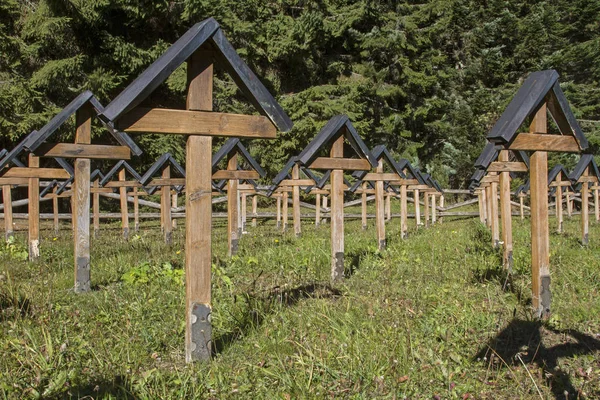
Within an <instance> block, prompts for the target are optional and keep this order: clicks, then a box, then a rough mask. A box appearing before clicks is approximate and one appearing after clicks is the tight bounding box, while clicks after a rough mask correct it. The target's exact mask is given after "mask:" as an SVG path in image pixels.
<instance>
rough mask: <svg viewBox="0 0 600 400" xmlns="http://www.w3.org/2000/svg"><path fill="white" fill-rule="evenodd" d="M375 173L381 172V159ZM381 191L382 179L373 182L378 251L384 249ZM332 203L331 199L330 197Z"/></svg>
mask: <svg viewBox="0 0 600 400" xmlns="http://www.w3.org/2000/svg"><path fill="white" fill-rule="evenodd" d="M375 171H376V173H378V174H382V173H383V160H379V162H378V164H377V169H376V170H375ZM384 201H385V200H384V193H383V181H376V182H375V223H376V224H377V248H378V249H379V251H381V250H383V249H385V204H384ZM332 205H333V199H332Z"/></svg>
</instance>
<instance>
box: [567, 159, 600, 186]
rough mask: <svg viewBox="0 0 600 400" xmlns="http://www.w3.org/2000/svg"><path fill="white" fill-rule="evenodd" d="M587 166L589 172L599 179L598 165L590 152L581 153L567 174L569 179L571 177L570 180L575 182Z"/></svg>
mask: <svg viewBox="0 0 600 400" xmlns="http://www.w3.org/2000/svg"><path fill="white" fill-rule="evenodd" d="M587 167H590V174H591V175H592V176H596V177H597V178H598V179H600V171H599V170H598V165H597V164H596V161H595V160H594V156H593V155H591V154H582V155H581V158H580V159H579V162H578V163H577V165H576V166H575V168H573V171H572V172H571V174H570V175H569V179H571V181H573V182H577V180H578V179H579V178H581V176H582V175H583V173H584V171H585V169H586V168H587Z"/></svg>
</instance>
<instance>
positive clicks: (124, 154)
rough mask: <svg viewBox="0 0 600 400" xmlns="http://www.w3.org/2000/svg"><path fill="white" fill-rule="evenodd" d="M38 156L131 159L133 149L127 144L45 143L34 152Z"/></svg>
mask: <svg viewBox="0 0 600 400" xmlns="http://www.w3.org/2000/svg"><path fill="white" fill-rule="evenodd" d="M33 153H34V154H35V155H36V156H38V157H62V158H94V159H102V160H129V159H130V158H131V149H130V148H129V147H127V146H107V145H99V144H79V143H78V144H75V143H43V144H41V145H40V146H39V147H38V148H37V149H35V151H34V152H33Z"/></svg>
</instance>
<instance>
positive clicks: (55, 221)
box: [52, 186, 59, 236]
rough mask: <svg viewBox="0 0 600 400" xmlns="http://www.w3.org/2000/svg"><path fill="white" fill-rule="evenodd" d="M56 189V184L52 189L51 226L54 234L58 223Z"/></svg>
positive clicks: (57, 228) (56, 232)
mask: <svg viewBox="0 0 600 400" xmlns="http://www.w3.org/2000/svg"><path fill="white" fill-rule="evenodd" d="M57 191H58V186H55V187H54V189H52V194H53V196H52V226H53V228H54V235H55V236H56V235H58V230H59V224H58V195H57V194H56V192H57Z"/></svg>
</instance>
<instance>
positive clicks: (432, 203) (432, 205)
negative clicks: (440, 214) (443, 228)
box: [431, 193, 437, 225]
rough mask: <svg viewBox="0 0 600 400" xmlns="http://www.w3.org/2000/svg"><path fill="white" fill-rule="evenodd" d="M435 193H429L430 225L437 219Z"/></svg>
mask: <svg viewBox="0 0 600 400" xmlns="http://www.w3.org/2000/svg"><path fill="white" fill-rule="evenodd" d="M435 196H436V194H435V193H432V194H431V225H435V223H436V220H437V209H436V207H435Z"/></svg>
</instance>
